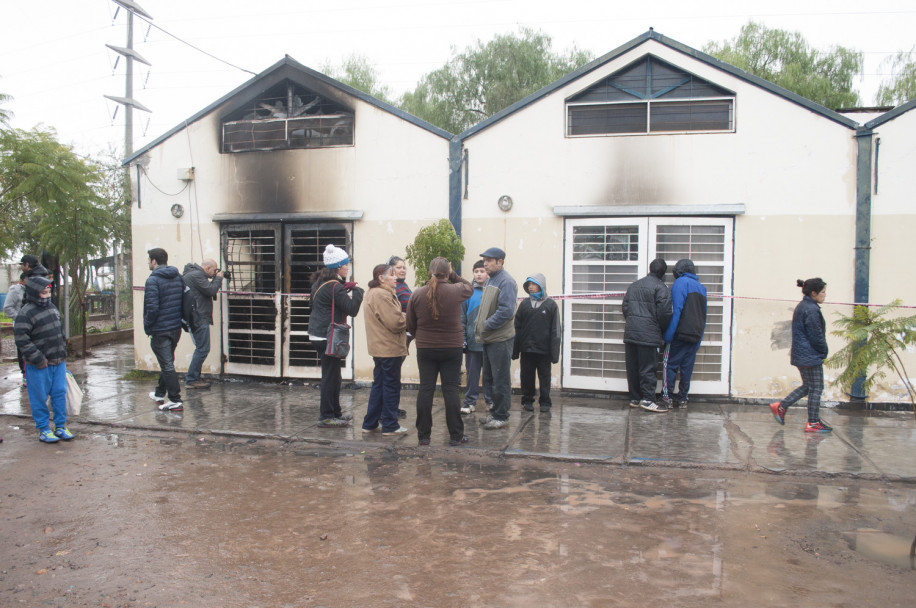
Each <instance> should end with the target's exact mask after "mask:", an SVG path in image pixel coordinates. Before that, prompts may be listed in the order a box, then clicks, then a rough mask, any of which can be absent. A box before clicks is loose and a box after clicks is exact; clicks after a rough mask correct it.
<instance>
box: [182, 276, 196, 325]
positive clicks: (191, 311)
mask: <svg viewBox="0 0 916 608" xmlns="http://www.w3.org/2000/svg"><path fill="white" fill-rule="evenodd" d="M198 325H200V313H198V312H197V299H196V298H195V297H194V292H193V291H192V290H191V288H190V287H188V286H187V285H185V286H184V291H183V292H182V293H181V329H183V330H185V331H187V332H192V331H194V330H195V329H197V326H198Z"/></svg>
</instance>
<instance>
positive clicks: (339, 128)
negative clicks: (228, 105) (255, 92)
mask: <svg viewBox="0 0 916 608" xmlns="http://www.w3.org/2000/svg"><path fill="white" fill-rule="evenodd" d="M352 145H353V112H352V111H350V110H349V109H348V108H346V107H344V106H343V105H341V104H339V103H337V102H335V101H332V100H330V99H327V98H325V97H323V96H321V95H319V94H317V93H315V92H313V91H311V90H309V89H308V88H306V87H304V86H302V85H300V84H298V83H295V82H293V81H291V80H286V81H284V82H282V83H280V84H277V85H275V86H273V87H271V88H270V89H268V90H267V91H266V92H265V93H264V94H263V95H261V96H259V97H257V98H256V99H253V100H252V101H250V102H248V103H246V104H245V105H244V106H243V107H242V108H239V109H237V110H235V111H233V112H232V113H231V114H229V115H228V116H226V117H225V118H224V119H223V122H222V147H221V149H222V151H223V152H250V151H255V150H289V149H297V148H327V147H333V146H352Z"/></svg>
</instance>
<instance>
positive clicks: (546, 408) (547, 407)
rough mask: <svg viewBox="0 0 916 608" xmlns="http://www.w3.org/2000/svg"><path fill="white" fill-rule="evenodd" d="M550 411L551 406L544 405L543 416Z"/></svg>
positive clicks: (542, 407)
mask: <svg viewBox="0 0 916 608" xmlns="http://www.w3.org/2000/svg"><path fill="white" fill-rule="evenodd" d="M549 411H550V406H549V405H542V406H541V413H542V414H546V413H547V412H549Z"/></svg>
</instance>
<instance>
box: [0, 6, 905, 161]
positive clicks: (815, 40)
mask: <svg viewBox="0 0 916 608" xmlns="http://www.w3.org/2000/svg"><path fill="white" fill-rule="evenodd" d="M136 2H137V3H138V4H139V5H140V6H141V7H142V8H143V9H144V10H145V11H146V12H147V13H149V14H150V15H152V17H153V23H154V24H156V25H158V26H159V27H161V28H163V29H165V30H167V31H168V32H169V33H171V34H173V35H175V36H177V37H179V38H181V39H183V40H185V41H187V42H190V43H192V44H193V45H195V46H197V47H199V48H201V49H203V50H205V51H207V52H208V53H210V54H212V55H214V56H216V57H218V58H219V59H222V60H223V61H225V62H227V63H229V64H232V65H234V66H237V67H231V66H230V65H227V63H223V62H220V61H218V60H216V59H213V58H211V57H208V56H207V55H205V54H203V53H201V52H199V51H197V50H194V49H193V48H191V47H189V46H186V45H185V44H183V43H181V42H179V41H177V40H175V39H174V38H172V37H170V36H168V35H167V34H165V33H163V32H161V31H159V30H156V29H152V30H148V25H147V24H146V23H145V22H143V21H141V20H139V19H135V27H134V48H135V50H136V51H137V52H139V53H140V54H141V55H142V56H143V57H145V58H146V59H148V60H149V61H150V62H151V63H152V66H151V67H147V66H144V65H142V64H135V65H136V66H137V68H136V72H135V86H134V97H135V98H136V99H137V100H138V101H140V102H141V103H142V104H144V105H145V106H147V107H148V108H150V109H151V110H153V112H152V114H146V113H144V112H135V119H134V121H135V129H134V133H135V139H134V147H135V149H136V148H139V147H141V146H143V145H144V144H146V143H148V142H149V141H151V140H152V139H154V138H156V137H157V136H159V135H161V134H162V133H164V132H165V131H167V130H169V129H171V128H172V127H174V126H176V125H177V124H179V123H180V122H181V121H182V120H184V119H185V118H187V117H189V116H191V115H192V114H194V113H196V112H197V111H198V110H200V109H202V108H204V107H205V106H207V105H209V104H210V103H211V102H213V101H215V100H216V99H218V98H219V97H221V96H223V95H224V94H226V93H227V92H229V91H231V90H232V89H234V88H235V87H237V86H239V85H240V84H242V83H244V82H245V81H246V80H248V79H249V78H251V77H252V74H250V73H248V72H245V71H243V70H249V71H250V72H254V73H258V72H261V71H262V70H264V69H266V68H268V67H270V66H271V65H273V64H274V63H276V62H277V61H279V60H280V59H282V58H283V56H284V55H286V54H289V55H290V56H291V57H293V58H294V59H296V60H297V61H299V62H301V63H303V64H305V65H307V66H309V67H312V68H314V69H320V68H321V66H322V65H324V64H328V63H330V64H339V63H340V62H341V61H342V59H343V58H344V57H346V56H348V55H350V54H361V55H364V56H366V57H367V58H368V59H369V60H370V62H371V63H373V64H374V65H375V67H376V68H377V69H378V71H379V73H380V80H381V82H382V83H383V84H385V85H387V86H388V87H389V88H390V89H391V90H392V91H393V92H394V93H395V94H400V93H403V92H404V91H407V90H411V89H413V87H414V86H415V85H416V83H417V81H418V79H419V78H420V77H421V76H422V75H423V74H425V73H426V72H429V71H432V70H435V69H437V68H439V67H441V66H442V65H443V64H444V63H445V62H446V61H447V60H448V59H449V57H450V56H451V54H452V49H453V48H457V49H458V50H463V49H464V48H465V47H467V46H469V45H472V44H474V43H475V42H476V41H477V40H483V41H487V40H490V39H491V38H492V37H493V36H494V35H496V34H504V33H510V32H517V31H518V28H519V27H521V26H526V27H531V28H534V29H536V30H540V31H543V32H545V33H546V34H548V35H550V36H551V37H552V38H553V44H554V50H556V51H562V50H566V49H568V48H570V47H571V46H573V45H575V46H577V47H578V48H580V49H584V50H588V51H590V52H591V53H592V54H593V55H595V56H600V55H602V54H604V53H606V52H608V51H610V50H613V49H614V48H616V47H618V46H619V45H621V44H623V43H625V42H627V41H629V40H631V39H633V38H635V37H636V36H639V35H641V34H643V33H644V32H646V31H647V30H648V29H649V28H650V27H654V28H655V30H656V31H657V32H659V33H661V34H664V35H665V36H668V37H669V38H672V39H674V40H676V41H678V42H682V43H684V44H686V45H688V46H691V47H694V48H697V49H699V48H701V47H702V46H703V45H704V44H705V43H706V42H708V41H710V40H719V41H721V40H726V39H730V38H733V37H734V36H735V35H736V34H737V33H738V30H739V29H740V28H741V26H742V25H743V24H745V23H747V22H748V21H749V20H751V19H753V20H755V21H758V22H762V23H764V24H765V25H767V26H768V27H774V28H782V29H789V30H797V31H800V32H801V33H802V34H803V35H804V36H805V38H807V40H808V41H809V42H810V43H811V44H812V45H813V46H815V47H816V48H819V49H825V50H826V49H828V48H829V47H830V46H832V45H835V44H840V45H843V46H847V47H851V48H854V49H857V50H860V51H863V52H864V53H865V69H864V74H863V76H862V78H861V79H857V80H856V86H857V88H858V90H859V92H860V93H861V94H862V98H863V99H862V101H863V104H865V105H871V104H872V103H873V102H874V95H875V92H876V90H877V87H878V84H879V82H880V81H881V79H882V75H884V76H886V75H887V71H888V70H887V67H886V66H882V61H883V60H885V59H886V58H887V57H888V56H889V55H892V54H894V53H896V52H898V51H909V50H910V49H911V48H912V47H913V45H914V43H916V3H914V2H913V0H906V1H901V0H887V1H883V0H870V1H868V2H865V1H863V0H852V1H847V0H829V1H827V0H805V1H803V2H802V1H799V0H791V1H783V0H768V1H766V2H764V1H758V0H753V1H746V2H742V1H740V0H738V1H736V0H732V1H728V2H719V1H712V0H693V1H692V2H685V1H683V0H678V1H673V0H672V1H668V0H664V1H651V0H643V1H642V2H631V3H620V2H609V1H607V0H601V1H597V0H562V1H558V0H350V1H341V2H337V3H334V2H324V3H322V4H321V6H320V7H319V6H318V3H313V2H297V1H295V0H293V1H291V2H286V3H264V2H253V1H251V0H246V1H244V2H243V1H240V0H190V1H189V0H136ZM116 8H117V6H116V5H115V4H114V3H113V2H111V0H0V10H2V13H0V14H2V18H0V93H5V94H7V95H11V96H13V98H14V99H13V101H12V102H11V103H9V104H7V105H6V106H5V108H6V109H8V110H11V111H12V112H13V113H14V118H13V121H12V125H13V126H14V127H18V128H23V129H30V128H32V127H34V126H36V125H37V124H39V123H43V124H44V125H46V126H50V127H53V128H54V129H56V130H57V132H58V134H59V137H60V139H61V141H63V142H65V143H70V144H73V145H75V147H76V148H77V150H78V151H80V152H83V153H97V152H99V151H101V150H105V149H107V148H109V147H110V146H111V147H114V148H116V149H117V150H121V149H122V148H123V140H124V126H123V112H122V111H121V110H119V111H118V114H117V117H115V118H112V116H113V114H114V112H115V109H116V108H117V104H115V103H114V102H111V101H109V100H107V99H104V98H103V97H102V95H104V94H109V95H117V96H123V94H124V61H123V60H122V61H121V62H120V63H119V64H118V65H117V67H116V68H115V60H116V58H117V55H116V54H115V53H114V52H112V51H110V50H109V49H107V48H105V46H104V45H105V43H108V44H113V45H116V46H126V40H127V34H126V17H125V12H124V11H123V10H122V11H121V12H120V13H119V14H118V15H117V17H116V18H115V10H116ZM240 68H241V69H240Z"/></svg>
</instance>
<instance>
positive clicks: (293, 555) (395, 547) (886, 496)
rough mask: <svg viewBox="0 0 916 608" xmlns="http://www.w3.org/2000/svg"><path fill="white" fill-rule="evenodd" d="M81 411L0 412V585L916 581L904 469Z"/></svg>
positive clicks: (868, 586)
mask: <svg viewBox="0 0 916 608" xmlns="http://www.w3.org/2000/svg"><path fill="white" fill-rule="evenodd" d="M14 426H18V427H19V428H18V429H14V428H12V427H14ZM71 429H72V430H74V431H75V432H76V433H77V439H76V440H74V441H72V442H70V443H67V444H63V443H61V444H55V445H43V444H40V443H39V442H38V441H37V440H36V437H35V432H34V429H33V428H32V425H31V423H30V421H27V420H24V419H21V418H14V417H2V416H0V435H2V436H3V437H4V438H5V442H4V443H3V444H0V487H2V493H0V542H2V547H3V549H2V551H0V605H2V606H105V607H120V606H131V607H134V606H163V607H164V606H207V607H209V606H220V607H235V606H239V607H265V608H266V607H271V608H273V607H298V606H306V607H311V606H329V607H331V606H333V607H337V606H343V607H346V606H379V607H385V606H472V607H476V606H487V607H492V606H512V607H515V606H518V607H530V606H577V607H578V606H627V607H633V606H648V605H653V604H659V603H664V604H667V605H669V606H711V605H713V606H715V605H720V606H798V605H802V606H855V607H857V608H858V607H861V606H883V607H890V606H912V605H913V603H914V595H916V571H914V570H913V569H912V567H913V566H912V564H911V562H910V559H909V550H910V543H912V542H913V539H914V535H916V508H914V507H916V486H913V485H912V484H905V483H880V482H875V481H855V480H851V479H829V478H800V477H789V476H779V475H760V474H742V473H735V472H716V471H705V470H693V469H646V468H641V467H632V466H631V467H621V466H612V465H582V466H577V465H576V464H575V463H564V464H557V463H551V462H547V461H533V460H526V461H513V460H511V459H510V460H506V461H497V460H479V459H477V458H475V457H473V456H471V455H470V454H467V453H465V454H462V453H460V452H458V453H457V454H456V455H454V456H447V457H443V456H442V454H441V453H438V454H436V456H435V457H434V458H425V457H411V458H403V457H402V458H401V459H395V458H393V457H391V456H388V455H386V454H385V453H383V452H380V453H359V452H356V453H347V452H334V451H329V450H327V449H321V448H317V447H309V446H307V445H304V444H301V443H300V444H283V443H280V442H273V441H265V440H253V439H245V438H229V437H218V436H213V435H206V436H201V435H187V434H182V433H176V434H169V433H158V432H148V431H137V430H132V431H128V430H119V429H111V428H106V427H101V426H90V425H83V426H79V425H74V426H72V427H71ZM443 458H450V460H445V459H443Z"/></svg>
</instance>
